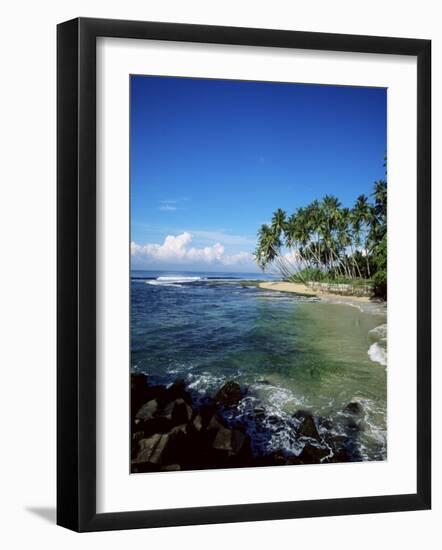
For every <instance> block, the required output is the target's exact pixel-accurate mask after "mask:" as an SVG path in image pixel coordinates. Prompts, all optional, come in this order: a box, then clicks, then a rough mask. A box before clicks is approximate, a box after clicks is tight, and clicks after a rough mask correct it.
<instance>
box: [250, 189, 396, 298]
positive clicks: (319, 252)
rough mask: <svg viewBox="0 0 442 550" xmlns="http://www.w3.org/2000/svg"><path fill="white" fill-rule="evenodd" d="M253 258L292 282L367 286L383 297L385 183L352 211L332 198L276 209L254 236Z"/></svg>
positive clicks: (385, 258) (357, 202) (263, 266)
mask: <svg viewBox="0 0 442 550" xmlns="http://www.w3.org/2000/svg"><path fill="white" fill-rule="evenodd" d="M255 259H256V262H257V264H258V265H259V266H260V267H261V269H263V270H265V269H267V268H269V267H273V268H276V269H277V270H278V271H279V273H280V274H281V275H282V277H283V278H284V279H286V280H290V281H301V282H307V281H336V282H350V283H353V284H358V283H362V282H364V283H365V282H367V281H371V282H372V283H373V287H374V290H375V293H376V295H378V296H382V297H386V292H387V182H386V181H385V180H379V181H377V182H375V184H374V188H373V193H372V194H371V195H370V196H369V197H367V196H366V195H360V196H359V197H358V198H357V199H356V202H355V204H354V205H353V208H346V207H343V206H342V205H341V203H340V201H339V200H338V199H337V198H336V197H334V196H333V195H326V196H325V197H323V199H322V200H320V201H318V200H315V201H313V202H312V203H310V204H308V205H307V206H304V207H301V208H298V209H297V210H296V211H295V212H293V213H292V214H291V215H288V214H287V213H286V212H285V211H284V210H281V209H280V208H279V209H278V210H276V212H274V214H273V217H272V220H271V223H270V224H264V225H262V226H261V227H260V229H259V231H258V244H257V248H256V251H255Z"/></svg>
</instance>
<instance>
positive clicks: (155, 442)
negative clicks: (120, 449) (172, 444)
mask: <svg viewBox="0 0 442 550" xmlns="http://www.w3.org/2000/svg"><path fill="white" fill-rule="evenodd" d="M168 440H169V435H168V434H154V435H153V436H152V437H149V438H147V439H141V440H140V441H139V442H138V444H139V452H138V454H137V456H136V458H135V460H134V461H133V462H134V463H135V464H140V463H143V462H147V463H150V464H161V462H162V461H163V455H164V452H165V450H166V446H167V442H168Z"/></svg>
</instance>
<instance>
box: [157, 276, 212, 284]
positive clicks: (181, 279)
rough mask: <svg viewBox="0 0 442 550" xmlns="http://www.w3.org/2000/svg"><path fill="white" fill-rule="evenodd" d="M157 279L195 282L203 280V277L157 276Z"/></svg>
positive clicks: (170, 281) (171, 281)
mask: <svg viewBox="0 0 442 550" xmlns="http://www.w3.org/2000/svg"><path fill="white" fill-rule="evenodd" d="M156 280H157V281H165V282H168V283H193V282H194V281H201V280H202V277H184V276H183V277H181V276H176V277H157V279H156Z"/></svg>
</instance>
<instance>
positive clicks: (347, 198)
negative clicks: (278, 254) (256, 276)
mask: <svg viewBox="0 0 442 550" xmlns="http://www.w3.org/2000/svg"><path fill="white" fill-rule="evenodd" d="M386 98H387V91H386V89H381V88H356V87H342V86H319V85H309V84H288V83H269V82H245V81H233V80H230V81H229V80H205V79H193V78H173V77H155V76H154V77H151V76H132V77H131V115H130V116H131V121H130V122H131V129H130V134H131V135H130V157H131V241H132V268H133V269H155V270H157V269H166V270H170V269H180V270H184V269H185V270H196V271H201V270H203V271H251V270H256V267H255V266H254V264H253V262H252V261H251V258H250V253H251V252H253V249H254V247H255V242H256V232H257V230H258V228H259V226H260V225H261V224H262V223H265V222H268V221H269V220H270V218H271V216H272V212H273V211H274V210H276V209H277V208H283V209H284V210H286V211H287V212H289V213H291V212H292V211H293V210H295V209H296V208H297V207H299V206H303V205H305V204H307V203H308V202H310V201H312V200H314V199H319V198H321V197H322V196H323V195H325V194H333V195H336V196H337V197H338V198H339V199H340V200H341V202H342V203H343V204H344V205H347V206H351V205H352V203H353V202H354V200H355V198H356V197H357V196H358V195H360V194H361V193H366V194H368V193H370V191H371V189H372V185H373V182H374V181H375V180H377V179H380V178H382V177H383V176H384V171H385V169H384V168H383V157H384V154H385V152H386V137H387V136H386Z"/></svg>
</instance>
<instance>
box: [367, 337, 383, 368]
mask: <svg viewBox="0 0 442 550" xmlns="http://www.w3.org/2000/svg"><path fill="white" fill-rule="evenodd" d="M367 353H368V356H369V357H370V359H371V360H372V361H373V362H375V363H380V364H381V365H383V366H384V367H386V366H387V350H386V349H384V348H383V347H381V346H380V345H379V344H378V343H377V342H375V343H374V344H371V346H370V348H369V349H368V352H367Z"/></svg>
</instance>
